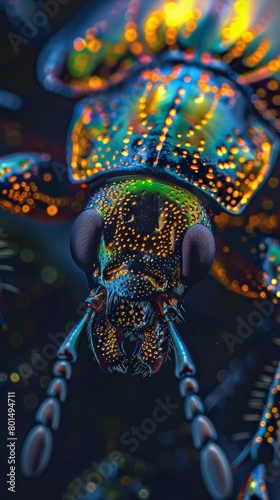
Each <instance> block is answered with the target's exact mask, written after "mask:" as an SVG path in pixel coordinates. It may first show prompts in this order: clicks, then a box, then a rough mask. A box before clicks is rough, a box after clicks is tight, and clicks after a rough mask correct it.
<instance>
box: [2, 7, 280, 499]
mask: <svg viewBox="0 0 280 500" xmlns="http://www.w3.org/2000/svg"><path fill="white" fill-rule="evenodd" d="M278 21H279V11H278V7H277V2H276V1H274V0H269V1H268V2H266V1H264V0H263V1H262V0H260V1H259V2H258V3H257V5H255V4H254V3H253V1H252V0H251V1H247V2H245V1H242V0H239V1H233V0H232V1H231V0H229V1H219V0H213V1H211V2H208V1H206V0H195V1H190V2H186V1H184V0H177V1H169V0H160V1H158V2H156V3H153V4H152V5H151V3H150V2H148V1H144V0H142V1H140V0H131V1H127V0H124V1H120V2H113V3H112V5H111V7H110V8H109V9H107V12H105V13H104V12H102V11H101V12H100V13H95V12H94V13H92V3H91V2H89V3H88V5H86V7H85V8H84V10H82V11H81V13H79V15H78V16H77V18H76V19H74V20H73V21H71V22H70V23H69V24H68V25H67V26H66V27H65V28H62V30H61V31H60V32H59V33H58V34H57V35H55V36H54V37H53V38H52V39H51V40H50V42H49V43H48V44H47V45H46V47H45V48H44V49H43V51H42V53H41V55H40V57H39V61H38V67H37V72H38V78H39V80H40V82H41V83H42V85H43V86H44V88H45V89H46V90H49V91H52V92H56V93H59V94H62V95H64V96H67V97H76V98H77V97H83V99H82V100H80V101H79V102H78V104H77V105H76V108H75V112H74V115H73V118H72V121H71V123H70V127H69V134H68V144H67V161H68V166H69V182H68V183H67V182H66V183H58V182H57V179H55V176H54V173H53V169H52V160H51V159H50V158H49V156H48V155H47V154H45V155H40V154H30V153H16V154H12V155H9V156H7V157H5V158H2V160H1V169H2V175H1V183H2V186H1V196H2V200H1V206H2V207H3V208H5V209H8V210H10V211H11V212H12V213H16V214H18V215H24V216H29V215H30V216H32V215H33V216H39V217H41V218H46V219H48V218H53V219H56V218H58V217H59V216H60V215H61V214H63V213H65V212H66V213H69V212H70V213H71V210H72V213H73V212H74V211H75V210H73V207H74V204H75V202H76V200H75V193H77V192H80V191H81V190H84V196H83V198H82V199H85V198H87V205H86V207H85V210H84V211H83V212H82V213H81V214H80V215H79V216H78V218H77V220H76V222H75V223H74V226H73V230H72V234H71V252H72V256H73V258H74V260H75V262H76V263H77V265H78V266H79V267H80V268H81V269H82V270H83V271H84V272H85V273H86V275H87V277H88V282H89V296H88V297H87V299H86V301H85V308H86V309H85V314H84V316H83V317H82V319H81V320H80V321H79V323H78V324H77V325H76V326H75V327H74V329H73V330H72V331H71V332H70V334H69V336H68V337H67V339H66V340H65V341H64V342H63V344H62V346H61V347H60V348H59V350H58V353H57V356H58V361H57V363H56V364H55V366H54V372H53V373H54V379H53V380H52V382H51V383H50V386H49V388H48V390H47V395H48V397H47V399H46V400H45V401H44V402H43V403H42V405H41V406H40V407H39V409H38V411H37V414H36V421H37V424H36V426H35V427H34V428H33V429H32V430H31V431H30V433H29V434H28V436H27V438H26V441H25V444H24V446H23V452H22V469H23V472H24V474H25V475H26V476H33V475H38V474H40V473H42V472H43V470H44V469H45V467H46V465H47V463H48V461H49V458H50V453H51V447H52V433H51V430H55V429H56V428H57V427H58V425H59V415H60V404H59V403H60V402H63V401H64V400H65V397H66V380H67V379H69V378H70V376H71V363H73V362H74V361H75V360H76V359H77V343H78V340H79V338H80V335H81V334H82V332H83V331H84V330H85V329H86V330H87V334H88V338H89V341H90V346H91V349H92V351H93V354H94V356H95V358H96V360H97V361H98V363H99V365H100V367H101V369H102V370H104V371H106V372H110V373H111V372H114V371H119V372H121V373H126V372H128V371H132V373H135V374H142V375H144V376H145V375H152V374H154V373H157V372H158V371H159V369H160V368H161V367H162V365H163V363H164V361H165V360H166V357H167V355H168V352H169V349H170V347H173V348H174V351H175V357H176V372H175V374H176V376H177V378H178V379H179V380H180V393H181V395H182V396H183V397H184V398H185V413H186V418H187V420H189V421H190V422H191V433H192V437H193V441H194V446H195V448H196V449H198V450H199V452H200V462H201V473H202V476H203V479H204V482H205V485H206V487H207V488H208V491H209V493H210V495H212V497H213V498H226V497H228V496H229V495H230V494H231V489H232V476H231V468H230V465H229V463H228V460H227V458H226V456H225V454H224V453H223V451H222V449H221V448H220V446H219V445H218V444H217V443H216V440H217V433H216V431H215V428H214V425H213V423H212V422H211V421H210V419H209V418H208V417H206V416H205V415H204V408H203V403H202V400H201V398H200V397H199V395H198V383H197V381H196V379H195V378H194V375H195V367H194V364H193V362H192V360H191V357H190V354H189V352H188V350H187V347H186V346H185V345H184V343H183V341H182V339H181V338H180V336H179V334H178V332H177V329H176V326H175V320H176V318H177V317H178V315H179V314H180V304H181V302H182V300H183V298H184V296H185V293H186V291H187V290H188V289H189V288H190V287H191V286H193V285H194V284H195V283H197V282H198V281H199V280H200V279H202V278H203V276H205V274H206V273H207V272H208V271H209V270H210V268H211V266H212V270H211V272H212V275H213V276H214V277H216V278H217V279H218V280H219V281H220V282H221V283H223V284H224V285H225V286H226V287H227V288H229V289H231V290H233V291H235V292H237V293H241V294H243V295H246V296H248V297H252V298H261V299H264V300H267V298H268V297H270V296H272V297H273V299H272V300H273V301H276V300H277V297H278V296H279V295H280V288H279V269H280V266H279V264H280V262H279V242H278V239H277V238H278V237H279V222H278V219H277V217H276V216H275V210H276V209H275V206H276V205H277V202H278V201H279V195H278V193H277V191H276V187H277V185H278V180H277V178H276V177H271V172H272V168H273V166H274V164H275V162H276V158H277V155H278V152H279V129H280V115H279V106H278V104H279V95H278V93H277V92H278V89H279V69H280V66H279V29H278V28H277V23H278ZM277 103H278V104H277ZM266 181H268V189H269V198H270V203H269V202H267V203H266V205H265V206H258V203H259V202H258V198H257V197H256V201H255V202H252V198H253V197H254V196H255V195H256V193H257V192H258V191H259V189H260V188H261V187H262V186H263V184H264V183H265V182H266ZM245 209H246V210H245ZM213 234H214V235H213ZM215 247H216V250H215ZM215 252H216V258H215ZM214 258H215V260H214ZM212 264H213V265H212ZM126 338H129V339H130V340H132V341H133V342H134V343H135V349H134V351H133V353H132V354H129V353H127V352H126V350H125V339H126ZM278 375H279V373H278V371H277V370H276V373H275V379H274V381H273V383H272V386H271V389H270V391H269V397H268V400H267V405H269V406H268V408H274V407H275V408H276V411H275V412H274V413H273V415H271V414H269V415H270V416H269V417H267V416H266V414H264V418H263V419H262V420H261V422H260V426H261V428H262V429H260V431H259V432H257V433H256V436H255V437H254V439H253V445H252V444H249V445H248V447H246V448H245V450H244V452H243V453H242V454H241V455H240V457H238V458H237V460H236V462H235V466H237V465H240V464H241V463H242V462H243V460H245V458H246V457H247V456H248V455H249V454H251V458H252V459H253V461H254V460H255V459H256V456H257V454H258V450H259V447H260V444H261V443H262V441H263V440H265V439H266V440H267V441H268V443H272V445H273V443H274V438H272V437H271V435H272V434H271V432H272V431H269V432H270V434H269V437H267V436H265V434H264V431H267V429H268V427H269V425H270V427H271V425H272V428H273V429H274V430H273V432H276V430H277V421H278V419H279V414H278V403H277V402H276V403H275V401H276V399H277V398H276V396H275V394H276V395H277V394H278V392H277V391H278V389H277V385H278V384H277V379H278ZM271 391H272V392H271ZM271 394H273V396H271ZM275 398H276V399H275ZM273 405H274V406H273ZM266 413H267V412H266ZM277 415H278V417H277ZM262 422H264V424H262ZM267 432H268V431H267ZM264 436H265V437H264ZM270 437H271V440H272V441H269V439H270ZM252 477H253V478H255V479H254V481H252ZM252 477H249V479H248V481H249V482H248V484H247V483H246V484H247V486H246V485H245V487H244V488H243V493H242V495H243V497H244V498H246V499H248V498H251V497H252V496H253V495H254V488H253V489H252V484H256V485H257V486H256V488H257V489H256V490H255V491H258V492H259V490H261V491H262V492H263V493H262V494H263V498H266V497H265V495H266V491H264V489H263V484H264V469H263V468H262V467H261V468H255V469H254V470H253V472H252ZM244 492H245V493H244ZM243 497H242V498H243Z"/></svg>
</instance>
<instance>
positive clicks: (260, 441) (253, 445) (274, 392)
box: [233, 363, 280, 475]
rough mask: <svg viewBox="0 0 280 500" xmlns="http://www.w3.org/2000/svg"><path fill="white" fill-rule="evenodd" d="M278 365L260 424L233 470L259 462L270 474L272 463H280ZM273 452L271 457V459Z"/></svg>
mask: <svg viewBox="0 0 280 500" xmlns="http://www.w3.org/2000/svg"><path fill="white" fill-rule="evenodd" d="M279 413H280V363H278V366H277V368H276V371H275V374H274V378H273V381H272V383H271V385H270V388H269V390H268V396H267V400H266V404H265V405H264V408H263V412H262V415H261V417H260V422H259V426H258V429H257V431H256V433H255V434H254V436H253V438H252V440H251V441H250V442H249V443H248V444H247V445H246V446H245V448H244V449H243V450H242V452H241V453H240V454H239V455H238V457H237V458H236V459H235V460H234V462H233V468H234V469H237V468H238V467H240V466H241V465H243V464H244V463H245V462H246V461H247V460H249V459H251V460H252V461H253V462H256V461H257V460H261V461H262V462H266V465H267V467H268V472H270V473H272V475H273V470H269V469H270V468H271V464H272V463H273V461H275V462H277V463H278V466H279V463H280V439H279V428H280V416H279ZM271 452H273V457H271V454H272V453H271Z"/></svg>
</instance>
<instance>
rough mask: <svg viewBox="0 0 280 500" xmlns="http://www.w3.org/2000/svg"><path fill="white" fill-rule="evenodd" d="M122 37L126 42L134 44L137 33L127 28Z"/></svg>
mask: <svg viewBox="0 0 280 500" xmlns="http://www.w3.org/2000/svg"><path fill="white" fill-rule="evenodd" d="M124 37H125V39H126V40H127V41H128V42H134V41H135V40H136V38H137V31H136V30H135V29H134V28H129V29H127V30H126V31H125V35H124Z"/></svg>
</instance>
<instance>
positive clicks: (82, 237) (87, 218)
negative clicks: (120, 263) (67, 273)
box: [70, 208, 103, 272]
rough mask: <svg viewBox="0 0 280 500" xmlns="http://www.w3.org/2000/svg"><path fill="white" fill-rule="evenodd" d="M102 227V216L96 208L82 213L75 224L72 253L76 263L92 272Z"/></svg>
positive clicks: (72, 234)
mask: <svg viewBox="0 0 280 500" xmlns="http://www.w3.org/2000/svg"><path fill="white" fill-rule="evenodd" d="M102 229H103V221H102V217H101V215H100V214H99V213H98V212H97V210H95V209H94V208H91V209H89V210H86V211H85V212H83V213H81V215H79V217H78V218H77V219H76V221H75V223H74V225H73V228H72V232H71V238H70V250H71V254H72V257H73V259H74V261H75V262H76V264H77V265H78V266H79V267H80V268H81V269H83V270H84V271H86V272H90V270H91V267H92V264H93V263H94V262H95V261H96V258H97V251H98V247H99V244H100V239H101V234H102Z"/></svg>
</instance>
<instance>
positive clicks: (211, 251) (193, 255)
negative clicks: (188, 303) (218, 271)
mask: <svg viewBox="0 0 280 500" xmlns="http://www.w3.org/2000/svg"><path fill="white" fill-rule="evenodd" d="M214 257H215V240H214V236H213V234H212V231H211V230H210V229H209V228H208V227H207V226H204V225H203V224H195V225H194V226H191V227H190V228H189V229H187V231H186V233H185V235H184V238H183V242H182V267H181V278H182V281H183V282H184V283H185V284H186V285H187V286H192V285H194V284H195V283H197V282H198V281H200V280H201V279H202V278H203V277H204V276H205V275H206V274H207V273H208V271H209V270H210V268H211V266H212V264H213V260H214Z"/></svg>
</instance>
